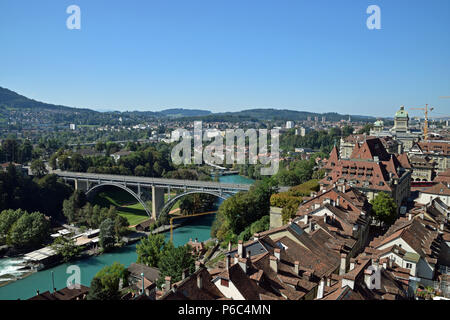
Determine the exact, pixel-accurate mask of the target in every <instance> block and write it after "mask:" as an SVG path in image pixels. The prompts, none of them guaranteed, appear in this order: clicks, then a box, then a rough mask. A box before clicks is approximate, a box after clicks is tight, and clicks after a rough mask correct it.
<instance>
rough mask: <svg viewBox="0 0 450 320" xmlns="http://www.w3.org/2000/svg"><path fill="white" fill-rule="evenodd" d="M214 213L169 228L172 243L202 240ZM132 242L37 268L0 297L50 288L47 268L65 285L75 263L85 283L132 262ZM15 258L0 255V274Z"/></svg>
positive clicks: (230, 179)
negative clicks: (105, 270)
mask: <svg viewBox="0 0 450 320" xmlns="http://www.w3.org/2000/svg"><path fill="white" fill-rule="evenodd" d="M220 181H221V182H225V183H242V184H243V183H249V184H251V183H253V180H251V179H248V178H245V177H241V176H238V175H232V176H222V177H220ZM214 218H215V216H214V215H207V216H204V217H199V218H195V219H194V220H193V221H192V222H190V223H189V224H187V225H184V226H183V227H180V228H178V229H174V230H173V242H174V244H175V245H176V246H179V245H184V244H185V243H186V242H188V241H189V239H191V238H192V239H195V238H197V239H198V240H199V241H205V240H208V239H209V238H210V231H211V225H212V223H213V221H214ZM164 235H165V237H166V240H168V239H169V237H170V233H169V232H166V233H165V234H164ZM136 259H137V254H136V244H132V245H129V246H126V247H123V248H120V249H117V250H114V251H113V252H110V253H105V254H102V255H100V256H97V257H90V258H86V259H80V260H77V261H72V262H70V263H65V264H61V265H58V266H56V267H53V268H49V269H47V270H43V271H39V272H36V273H33V274H31V275H30V276H28V277H25V278H23V279H20V280H17V281H15V282H12V283H10V284H8V285H6V286H2V287H0V300H16V299H28V298H30V297H32V296H33V295H35V294H36V290H39V291H40V292H44V291H47V290H51V288H52V278H51V272H52V271H53V273H54V281H55V287H56V288H57V289H61V288H64V287H66V286H67V284H66V281H67V278H68V277H69V276H70V274H68V273H66V271H67V268H68V267H69V266H71V265H76V266H78V267H79V268H80V270H81V284H82V285H85V286H89V285H90V282H91V280H92V278H93V277H94V276H95V274H96V273H97V272H98V271H99V270H100V269H101V268H103V267H104V266H106V265H111V264H112V263H114V262H119V263H121V264H123V265H125V267H128V266H129V265H130V264H131V263H133V262H136ZM14 261H15V259H0V275H1V272H2V271H5V270H6V269H7V268H10V267H11V264H12V262H14Z"/></svg>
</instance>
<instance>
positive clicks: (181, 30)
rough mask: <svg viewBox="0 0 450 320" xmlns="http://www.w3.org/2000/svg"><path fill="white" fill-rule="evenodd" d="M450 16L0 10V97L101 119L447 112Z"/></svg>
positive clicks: (17, 5)
mask: <svg viewBox="0 0 450 320" xmlns="http://www.w3.org/2000/svg"><path fill="white" fill-rule="evenodd" d="M72 4H75V5H78V6H79V7H80V8H81V30H68V29H67V27H66V20H67V18H68V17H69V14H67V13H66V9H67V7H68V6H69V5H72ZM372 4H375V5H378V6H379V7H380V8H381V28H382V29H381V30H369V29H368V28H367V27H366V20H367V18H368V17H369V14H367V13H366V9H367V7H368V6H369V5H372ZM449 14H450V1H449V0H388V1H387V0H384V1H382V0H371V1H365V0H329V1H325V0H314V1H313V0H308V1H303V0H270V1H268V0H191V1H188V0H145V1H144V0H127V1H124V0H114V1H112V0H110V1H106V0H70V1H65V0H39V1H29V0H26V1H25V0H1V1H0V86H2V87H6V88H9V89H11V90H14V91H16V92H18V93H20V94H23V95H25V96H28V97H30V98H34V99H36V100H41V101H44V102H49V103H55V104H63V105H68V106H73V107H87V108H93V109H116V110H152V111H154V110H162V109H165V108H174V107H180V108H198V109H206V110H211V111H213V112H222V111H238V110H242V109H249V108H269V107H273V108H283V109H292V110H305V111H313V112H329V111H335V112H339V113H351V114H363V115H373V116H392V115H393V114H394V112H395V111H396V110H397V109H398V107H399V106H400V105H402V104H404V105H405V106H406V107H407V108H409V107H416V106H422V105H424V104H425V103H429V104H431V105H433V106H435V107H436V108H437V110H436V114H435V115H438V113H439V114H440V115H444V114H445V115H448V114H450V99H439V97H440V96H450V75H449V72H450V17H449ZM411 114H413V115H419V114H420V113H419V112H411Z"/></svg>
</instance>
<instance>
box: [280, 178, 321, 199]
mask: <svg viewBox="0 0 450 320" xmlns="http://www.w3.org/2000/svg"><path fill="white" fill-rule="evenodd" d="M319 189H320V185H319V182H318V180H316V179H312V180H309V181H307V182H305V183H302V184H300V185H298V186H295V187H292V188H290V189H289V191H288V192H287V193H288V194H290V195H291V196H295V197H301V196H303V197H305V196H307V197H309V196H310V195H311V191H316V192H317V191H319Z"/></svg>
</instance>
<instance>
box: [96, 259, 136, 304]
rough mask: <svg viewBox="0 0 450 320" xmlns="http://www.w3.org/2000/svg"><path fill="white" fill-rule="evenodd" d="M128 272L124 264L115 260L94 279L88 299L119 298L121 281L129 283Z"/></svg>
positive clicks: (125, 283)
mask: <svg viewBox="0 0 450 320" xmlns="http://www.w3.org/2000/svg"><path fill="white" fill-rule="evenodd" d="M127 278H128V272H127V269H125V267H124V265H123V264H119V263H117V262H114V263H113V264H112V265H111V266H106V267H103V268H102V269H101V270H100V271H99V272H98V273H97V274H96V275H95V277H94V278H93V279H92V281H91V286H90V289H89V293H88V296H87V299H88V300H119V299H120V291H119V289H120V288H119V285H120V281H121V280H122V281H123V285H124V286H126V285H127Z"/></svg>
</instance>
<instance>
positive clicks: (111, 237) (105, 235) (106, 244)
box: [99, 218, 116, 250]
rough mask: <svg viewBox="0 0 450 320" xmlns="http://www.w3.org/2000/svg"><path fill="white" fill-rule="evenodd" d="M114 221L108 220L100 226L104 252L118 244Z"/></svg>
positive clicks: (100, 239)
mask: <svg viewBox="0 0 450 320" xmlns="http://www.w3.org/2000/svg"><path fill="white" fill-rule="evenodd" d="M115 236H116V233H115V231H114V221H112V220H111V219H109V218H108V219H106V220H105V221H103V222H102V223H101V224H100V234H99V243H100V246H101V247H102V248H103V249H104V250H108V249H110V248H111V247H113V246H114V244H115V243H116V237H115Z"/></svg>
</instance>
